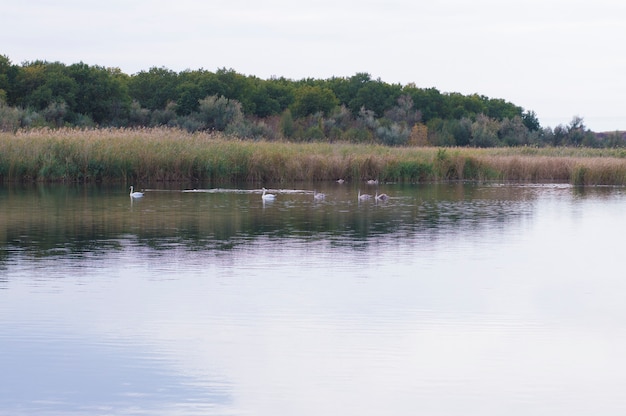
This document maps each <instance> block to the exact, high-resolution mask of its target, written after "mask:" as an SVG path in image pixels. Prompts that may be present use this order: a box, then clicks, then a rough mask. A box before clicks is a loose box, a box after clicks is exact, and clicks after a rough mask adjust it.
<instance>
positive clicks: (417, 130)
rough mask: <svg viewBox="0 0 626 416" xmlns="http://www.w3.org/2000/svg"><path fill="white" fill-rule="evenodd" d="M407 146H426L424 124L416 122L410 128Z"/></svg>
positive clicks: (425, 128) (426, 128)
mask: <svg viewBox="0 0 626 416" xmlns="http://www.w3.org/2000/svg"><path fill="white" fill-rule="evenodd" d="M408 145H409V146H428V127H426V125H425V124H422V123H417V124H415V125H414V126H413V128H412V129H411V135H410V136H409V141H408Z"/></svg>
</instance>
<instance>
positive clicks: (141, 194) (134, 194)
mask: <svg viewBox="0 0 626 416" xmlns="http://www.w3.org/2000/svg"><path fill="white" fill-rule="evenodd" d="M133 191H134V188H133V186H132V185H131V186H130V197H131V198H141V197H142V196H143V192H133Z"/></svg>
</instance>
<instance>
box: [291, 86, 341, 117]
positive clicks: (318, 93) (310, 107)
mask: <svg viewBox="0 0 626 416" xmlns="http://www.w3.org/2000/svg"><path fill="white" fill-rule="evenodd" d="M338 103H339V101H338V100H337V97H335V94H334V93H333V92H332V91H331V90H330V89H328V88H321V87H317V86H308V85H305V86H302V87H300V88H298V89H297V90H296V91H295V100H294V103H293V105H292V109H293V113H294V115H296V116H298V117H306V116H309V115H312V114H315V113H322V114H330V113H331V111H332V110H333V109H334V108H335V107H336V106H337V105H338Z"/></svg>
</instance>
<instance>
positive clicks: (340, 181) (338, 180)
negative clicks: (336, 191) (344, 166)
mask: <svg viewBox="0 0 626 416" xmlns="http://www.w3.org/2000/svg"><path fill="white" fill-rule="evenodd" d="M344 182H345V181H344V180H343V179H341V178H339V179H337V183H344Z"/></svg>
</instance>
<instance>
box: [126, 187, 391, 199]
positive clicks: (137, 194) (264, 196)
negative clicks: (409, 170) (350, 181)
mask: <svg viewBox="0 0 626 416" xmlns="http://www.w3.org/2000/svg"><path fill="white" fill-rule="evenodd" d="M143 195H144V193H143V192H135V189H134V187H133V186H132V185H131V186H130V197H131V198H141V197H143ZM275 198H276V195H274V194H268V193H267V189H265V188H263V194H262V195H261V199H262V200H263V201H273V200H274V199H275ZM325 198H326V194H324V193H321V192H317V191H316V190H314V191H313V199H315V200H316V201H321V200H323V199H325ZM388 198H389V197H388V196H387V194H380V195H379V194H378V191H377V192H376V195H375V196H374V199H376V200H378V201H386V200H387V199H388ZM358 199H359V201H365V200H367V199H372V195H369V194H361V190H360V189H359V195H358Z"/></svg>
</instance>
